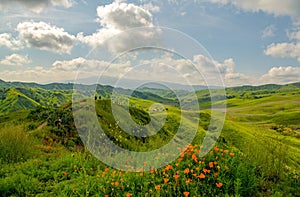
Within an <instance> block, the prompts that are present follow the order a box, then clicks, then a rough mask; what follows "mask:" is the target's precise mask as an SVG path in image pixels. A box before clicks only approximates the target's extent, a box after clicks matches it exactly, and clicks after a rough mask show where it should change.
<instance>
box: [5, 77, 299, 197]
mask: <svg viewBox="0 0 300 197" xmlns="http://www.w3.org/2000/svg"><path fill="white" fill-rule="evenodd" d="M0 82H1V83H0V85H1V86H0V98H1V100H0V196H126V197H129V196H276V197H277V196H278V197H279V196H300V194H299V189H298V188H300V179H299V171H300V83H294V84H287V85H264V86H255V87H254V86H242V87H233V88H227V89H226V98H223V97H220V98H216V99H215V101H214V102H215V103H213V104H215V105H218V104H219V105H220V106H221V105H224V104H226V106H227V109H226V116H225V122H224V126H223V128H222V132H221V135H220V137H219V138H218V139H217V142H216V144H215V145H214V147H213V148H212V149H211V150H209V151H208V153H207V154H206V155H204V156H203V157H200V156H199V153H201V151H203V150H204V148H205V147H203V146H202V141H203V139H204V137H205V135H206V133H207V132H208V128H209V124H210V121H213V120H212V118H211V117H212V112H211V109H210V106H211V104H212V103H211V100H210V93H209V91H208V90H201V91H197V92H196V95H197V102H199V111H195V110H193V108H192V107H191V106H190V103H191V102H192V101H193V98H194V97H193V96H192V94H191V93H190V92H187V91H182V90H181V91H178V92H177V95H179V96H180V98H182V100H183V103H182V105H183V106H184V107H183V109H181V108H180V106H179V101H178V98H176V96H175V94H174V92H172V91H169V90H160V89H154V88H141V89H138V90H137V91H134V92H133V94H132V95H131V96H130V99H129V110H128V111H129V114H130V117H131V118H132V120H133V121H134V122H135V123H136V124H137V125H147V124H148V123H149V122H150V121H151V120H158V121H159V120H160V119H162V118H163V117H165V118H166V121H165V123H164V125H163V126H162V127H161V128H160V130H159V131H154V130H153V129H151V128H150V127H149V128H148V129H146V130H142V131H137V132H144V133H145V134H151V136H149V137H143V136H141V137H136V136H132V135H130V134H129V133H127V132H126V131H124V130H123V129H124V128H123V129H122V128H120V127H119V126H118V121H117V120H116V117H114V115H113V114H112V107H113V108H114V110H116V111H115V112H116V113H117V114H119V116H120V117H122V116H123V115H126V113H128V111H127V110H126V101H127V100H126V95H127V96H128V95H129V92H130V91H129V90H126V89H120V92H121V93H122V94H120V95H118V96H117V97H114V98H112V97H111V95H112V90H113V89H112V87H110V86H97V87H96V91H93V88H94V87H92V86H87V87H86V88H85V89H84V91H85V93H84V94H83V96H82V100H80V102H79V104H80V103H81V102H82V103H84V102H87V103H88V102H90V101H92V103H93V104H94V105H95V113H96V116H97V121H98V123H99V124H100V125H101V127H102V129H103V130H104V132H105V134H106V136H108V138H109V139H110V140H111V141H112V142H114V143H115V144H116V145H118V146H120V147H122V148H124V149H128V150H132V151H146V152H147V151H149V150H156V149H158V148H160V147H162V146H164V145H166V144H168V142H169V141H170V140H172V139H173V138H174V137H175V136H176V132H177V130H178V128H179V126H180V121H183V122H184V125H185V126H186V128H187V129H186V132H185V134H186V135H189V130H188V128H196V133H195V137H194V138H193V140H192V143H191V144H189V145H187V146H185V148H183V149H180V150H178V151H179V153H180V154H179V155H178V157H176V158H175V159H174V160H173V161H172V162H170V163H169V164H168V165H165V166H163V167H161V168H159V169H154V168H153V169H152V168H151V167H150V168H149V169H148V168H147V170H140V171H138V172H130V166H129V167H128V170H129V171H122V170H118V169H114V168H112V167H110V166H108V165H106V164H104V163H103V162H101V161H99V160H98V159H97V158H96V157H95V156H93V154H91V152H90V151H89V150H88V149H87V147H86V146H85V144H84V143H83V141H82V139H81V138H80V136H79V134H78V132H77V129H76V126H75V123H74V114H76V113H77V114H79V115H80V114H84V113H85V111H80V110H78V111H74V106H76V103H74V102H73V103H72V93H73V92H72V86H71V84H49V85H39V84H26V83H7V82H3V81H0ZM94 89H95V88H94ZM75 94H80V93H79V92H77V93H75ZM86 95H89V96H88V97H87V96H86ZM122 95H123V96H122ZM95 96H96V98H95ZM156 103H160V105H158V106H156V108H151V106H153V104H156ZM217 110H218V109H217ZM220 110H221V109H220ZM86 113H88V112H86ZM198 118H199V123H198V124H197V125H195V123H194V121H193V120H195V119H198ZM181 119H182V120H181ZM85 123H86V124H89V120H88V119H87V120H85ZM86 136H87V137H88V136H89V135H84V137H86ZM97 146H99V147H100V148H101V144H100V145H99V144H98V145H97ZM107 151H109V150H107ZM168 157H170V155H169V154H158V155H157V159H160V158H168ZM117 159H118V158H117ZM122 159H123V158H120V160H121V161H120V162H124V163H126V162H129V163H130V161H126V160H124V161H123V160H122ZM154 159H156V157H155V158H154ZM145 166H147V161H145Z"/></svg>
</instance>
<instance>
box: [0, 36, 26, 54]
mask: <svg viewBox="0 0 300 197" xmlns="http://www.w3.org/2000/svg"><path fill="white" fill-rule="evenodd" d="M1 46H5V47H7V48H9V49H11V50H19V49H22V48H23V47H24V46H23V43H22V41H20V40H18V39H15V38H13V37H12V35H11V34H9V33H3V34H0V47H1Z"/></svg>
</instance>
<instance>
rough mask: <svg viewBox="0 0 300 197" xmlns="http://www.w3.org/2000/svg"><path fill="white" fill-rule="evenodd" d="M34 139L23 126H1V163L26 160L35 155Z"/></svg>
mask: <svg viewBox="0 0 300 197" xmlns="http://www.w3.org/2000/svg"><path fill="white" fill-rule="evenodd" d="M34 152H35V151H34V147H33V140H32V139H31V138H30V137H29V136H28V134H27V133H26V132H25V131H24V129H23V128H22V126H4V127H2V128H0V163H13V162H18V161H22V160H26V159H28V158H30V157H32V156H33V155H34Z"/></svg>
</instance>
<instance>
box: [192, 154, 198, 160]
mask: <svg viewBox="0 0 300 197" xmlns="http://www.w3.org/2000/svg"><path fill="white" fill-rule="evenodd" d="M192 159H193V160H194V161H195V162H198V158H197V155H196V154H195V153H194V154H193V155H192Z"/></svg>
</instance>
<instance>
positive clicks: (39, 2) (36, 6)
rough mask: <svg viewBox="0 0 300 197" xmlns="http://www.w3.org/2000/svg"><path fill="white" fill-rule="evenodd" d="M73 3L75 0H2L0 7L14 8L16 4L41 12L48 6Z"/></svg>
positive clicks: (67, 5) (69, 5)
mask: <svg viewBox="0 0 300 197" xmlns="http://www.w3.org/2000/svg"><path fill="white" fill-rule="evenodd" d="M73 4H74V2H73V0H1V2H0V9H3V10H4V9H12V8H14V7H15V5H19V6H23V7H25V8H26V9H29V10H31V11H33V12H36V13H40V12H42V11H43V10H44V9H45V8H46V7H48V6H62V7H66V8H69V7H71V6H72V5H73Z"/></svg>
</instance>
